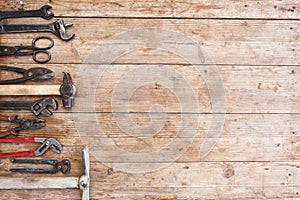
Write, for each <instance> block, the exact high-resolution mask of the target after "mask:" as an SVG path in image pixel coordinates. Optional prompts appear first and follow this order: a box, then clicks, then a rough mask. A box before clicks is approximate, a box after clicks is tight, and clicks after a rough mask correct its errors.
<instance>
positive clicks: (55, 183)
mask: <svg viewBox="0 0 300 200" xmlns="http://www.w3.org/2000/svg"><path fill="white" fill-rule="evenodd" d="M82 160H83V166H84V174H83V175H82V176H81V177H13V178H8V177H1V178H0V190H8V189H17V190H19V189H23V190H29V189H80V190H82V200H88V199H89V193H90V191H89V187H90V158H89V150H88V147H85V148H84V149H83V151H82Z"/></svg>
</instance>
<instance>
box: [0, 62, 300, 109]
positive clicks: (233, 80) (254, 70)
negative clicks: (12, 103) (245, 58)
mask: <svg viewBox="0 0 300 200" xmlns="http://www.w3.org/2000/svg"><path fill="white" fill-rule="evenodd" d="M19 66H20V67H24V68H31V67H36V65H32V64H31V65H28V64H27V65H25V64H22V65H19ZM38 66H41V65H38ZM42 66H43V67H46V68H51V69H52V70H53V71H54V73H55V78H54V79H53V80H50V81H47V82H45V84H60V83H61V81H62V78H63V74H62V71H66V72H70V73H71V75H72V77H73V79H74V80H73V81H74V84H75V85H76V86H77V89H78V90H77V94H76V97H77V99H78V98H80V99H82V100H85V99H84V97H85V91H87V90H88V91H89V90H90V86H89V85H85V84H84V83H85V82H86V81H87V80H89V79H94V80H95V81H98V82H97V88H96V90H95V97H96V100H95V103H96V108H97V109H96V111H97V112H112V111H114V112H118V111H121V109H122V105H116V106H115V107H114V108H112V105H111V101H112V94H113V93H114V95H119V96H122V95H123V94H122V93H119V94H116V93H115V92H116V91H117V90H116V89H117V87H118V83H119V81H120V80H121V78H122V77H123V76H124V75H127V76H128V77H129V80H130V81H131V82H129V83H128V86H126V88H125V90H126V89H128V91H129V89H130V84H131V83H132V84H140V85H139V89H138V90H137V91H136V92H135V93H134V94H132V97H131V100H130V102H129V103H130V109H129V111H130V112H149V109H150V108H151V107H152V105H153V104H154V103H156V104H159V105H161V106H163V107H164V108H165V112H171V113H177V112H180V111H181V107H180V105H181V103H182V102H180V101H179V100H178V99H177V98H176V96H174V94H173V93H172V92H179V93H180V92H181V93H183V92H185V91H181V90H180V88H182V87H185V86H184V85H183V84H182V83H181V82H179V81H176V77H178V76H179V75H180V76H182V77H183V78H184V79H185V81H186V85H188V87H190V88H191V89H192V90H193V91H194V93H195V97H196V98H197V100H198V102H199V111H197V110H195V111H194V112H191V113H194V114H197V113H211V112H212V108H211V99H210V97H211V95H210V93H209V87H208V85H207V84H206V83H205V81H206V79H207V77H208V76H207V74H199V72H198V71H197V69H198V68H200V69H201V68H202V67H201V66H190V65H187V66H185V65H160V67H161V68H162V69H163V70H176V73H177V74H179V75H176V74H175V73H174V75H173V74H169V75H168V76H166V77H167V78H170V79H174V81H173V87H171V88H166V86H164V85H163V83H164V81H165V80H157V84H155V83H149V84H146V83H140V82H141V81H140V80H143V78H139V79H136V78H135V77H133V75H132V73H133V72H134V70H136V69H143V68H147V67H157V66H156V65H115V64H112V65H109V66H107V65H88V66H86V65H80V64H76V65H74V64H67V65H64V64H47V65H42ZM216 67H217V70H218V73H217V74H216V75H219V76H220V78H221V79H222V82H223V87H224V94H225V99H226V108H225V109H224V110H225V111H226V113H299V111H300V107H299V91H298V90H297V88H298V87H299V81H298V79H299V78H300V71H299V69H298V67H297V66H232V65H218V66H216ZM89 69H90V70H91V71H92V70H93V69H99V71H103V74H102V75H101V73H100V72H99V73H85V74H87V76H83V75H82V74H83V73H84V72H83V70H86V71H85V72H88V70H89ZM147 75H149V73H148V72H147V71H144V72H143V73H142V74H141V75H140V76H147ZM153 76H155V75H153ZM15 77H17V76H16V75H13V74H11V73H4V72H0V78H1V79H2V78H3V79H4V78H6V79H9V78H15ZM178 80H179V79H178ZM37 84H40V83H37V82H30V81H27V82H26V85H37ZM4 95H5V94H2V96H0V98H1V99H2V100H12V99H11V98H9V97H6V96H4ZM93 95H94V93H93ZM156 97H160V98H156ZM18 98H19V99H26V98H21V97H18ZM27 98H28V97H27ZM35 98H37V97H35ZM31 99H34V98H33V97H31ZM91 106H93V104H91V103H90V101H88V102H80V103H77V104H76V99H75V109H73V110H74V111H87V110H88V108H90V107H91ZM58 112H68V110H65V109H63V108H62V106H60V109H59V110H58Z"/></svg>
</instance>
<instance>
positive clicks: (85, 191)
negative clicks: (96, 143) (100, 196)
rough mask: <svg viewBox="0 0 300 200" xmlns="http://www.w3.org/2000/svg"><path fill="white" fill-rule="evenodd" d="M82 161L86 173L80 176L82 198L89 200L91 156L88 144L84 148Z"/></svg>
mask: <svg viewBox="0 0 300 200" xmlns="http://www.w3.org/2000/svg"><path fill="white" fill-rule="evenodd" d="M82 161H83V166H84V175H82V176H81V177H80V180H79V187H80V189H81V190H82V200H88V199H89V196H90V156H89V149H88V147H87V146H86V147H85V148H84V149H83V150H82Z"/></svg>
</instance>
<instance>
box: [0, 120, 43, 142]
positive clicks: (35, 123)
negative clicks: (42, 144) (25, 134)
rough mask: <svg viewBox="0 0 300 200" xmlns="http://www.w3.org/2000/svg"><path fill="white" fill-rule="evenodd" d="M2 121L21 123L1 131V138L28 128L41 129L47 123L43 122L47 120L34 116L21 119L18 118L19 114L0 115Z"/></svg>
mask: <svg viewBox="0 0 300 200" xmlns="http://www.w3.org/2000/svg"><path fill="white" fill-rule="evenodd" d="M0 121H6V122H10V123H15V124H19V126H18V127H15V128H11V129H9V130H7V131H4V132H0V138H1V137H6V136H8V135H18V134H19V132H20V131H22V130H26V129H29V128H32V129H40V128H42V127H44V126H45V125H46V124H44V123H43V122H45V120H43V119H39V118H34V119H27V120H21V119H18V116H5V115H0Z"/></svg>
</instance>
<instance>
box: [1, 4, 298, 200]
mask: <svg viewBox="0 0 300 200" xmlns="http://www.w3.org/2000/svg"><path fill="white" fill-rule="evenodd" d="M43 4H49V5H51V6H52V7H53V12H54V13H55V14H56V16H57V18H63V19H64V20H65V21H68V22H72V23H73V24H74V26H73V27H72V28H70V29H68V32H70V33H72V32H74V33H76V37H75V38H74V39H73V40H71V41H69V42H64V41H61V40H60V39H58V38H57V37H55V36H54V35H52V34H50V33H45V34H34V33H33V34H1V35H0V43H1V44H2V45H29V44H31V40H32V38H34V37H37V36H40V35H47V36H50V37H51V38H53V39H54V41H55V46H54V47H53V48H52V49H50V50H49V51H50V52H51V54H52V59H51V61H50V62H49V63H48V64H43V65H40V64H35V63H34V61H32V58H31V57H18V58H15V57H1V58H0V63H1V64H3V65H11V66H16V67H23V68H27V69H28V68H31V67H46V68H49V69H51V70H53V71H54V72H55V78H54V79H53V80H49V81H47V82H45V83H39V82H30V81H28V82H26V83H25V85H26V86H28V85H43V84H47V85H48V84H49V85H54V84H60V83H61V80H62V77H63V74H62V72H63V71H66V72H70V73H71V74H72V77H73V79H74V83H75V85H77V87H78V93H77V99H75V105H76V107H75V108H74V109H73V110H65V109H63V108H62V106H61V102H60V101H59V104H60V108H59V110H58V111H55V112H54V115H53V116H52V117H50V118H44V117H41V118H43V119H45V120H46V121H47V126H46V127H44V128H43V129H41V130H25V131H22V132H21V133H20V136H29V135H30V136H35V137H54V138H56V139H57V140H58V141H60V142H61V144H62V145H63V151H62V153H61V154H55V153H53V152H51V150H49V151H47V152H46V154H45V155H43V157H42V158H43V159H58V160H61V159H69V160H71V163H72V170H71V173H70V174H68V175H67V177H79V176H81V175H82V173H83V166H82V160H81V151H82V148H83V147H84V145H86V143H87V142H88V141H89V139H90V138H92V139H93V140H94V141H93V144H90V147H91V149H93V150H94V151H91V195H90V196H91V199H105V200H106V199H128V200H140V199H149V200H150V199H151V200H153V199H160V200H162V199H164V200H166V199H273V198H300V190H299V188H300V162H299V160H300V124H299V121H300V107H299V100H300V99H299V92H298V88H299V81H298V80H299V78H300V77H299V76H300V71H299V65H300V59H299V53H300V48H299V42H300V40H299V34H300V32H299V30H300V23H299V19H300V16H299V7H300V5H299V2H298V0H285V1H273V0H265V1H261V0H257V1H254V0H247V1H244V0H231V1H225V0H219V1H217V0H212V1H198V0H192V1H188V2H186V1H182V0H173V1H168V0H162V1H153V0H146V1H129V0H120V1H112V0H107V1H102V0H101V1H96V0H89V1H84V0H71V1H69V0H60V1H57V0H51V1H48V0H42V1H39V2H37V1H32V0H23V1H19V0H4V1H3V3H2V4H1V5H0V10H1V11H2V10H17V9H37V8H40V7H41V5H43ZM53 21H55V19H53V20H51V21H45V20H43V19H9V20H7V21H2V22H1V23H6V22H8V23H12V24H13V23H43V24H44V23H51V22H53ZM149 28H150V29H152V30H153V28H156V30H158V29H159V28H161V29H163V30H171V31H174V32H175V33H177V34H179V35H181V36H185V37H186V38H187V39H190V40H185V41H178V40H176V39H174V37H169V38H167V39H166V41H161V40H159V36H157V34H152V35H151V33H154V32H147V31H146V32H144V33H145V34H144V35H143V34H141V35H140V36H139V35H134V34H132V35H130V34H131V33H133V32H134V31H136V30H143V29H144V30H150V29H149ZM157 28H158V29H157ZM149 33H150V34H149ZM119 34H123V35H126V34H128V38H127V39H124V40H119V41H112V39H113V38H114V37H115V38H116V37H117V36H120V35H119ZM158 35H159V34H158ZM141 36H144V37H146V42H145V43H143V44H139V45H136V46H134V47H135V48H134V49H133V50H132V51H130V52H127V53H125V54H122V55H121V56H120V57H116V59H114V60H113V64H108V65H106V64H107V63H111V57H112V55H114V54H113V53H114V52H115V51H117V52H118V49H120V47H122V46H120V44H122V45H123V46H130V45H132V44H138V41H139V39H141V38H142V37H141ZM107 42H111V46H110V48H107ZM193 42H195V43H193ZM194 44H197V45H198V46H199V47H200V49H197V52H198V53H200V54H199V55H200V56H202V57H203V56H204V55H205V54H207V57H204V59H202V60H201V61H200V62H199V63H193V64H197V65H194V66H191V65H190V63H189V62H188V61H187V60H185V59H184V58H182V56H181V57H180V56H179V55H177V54H176V53H174V52H172V51H170V50H166V49H157V48H155V47H158V46H159V45H171V46H173V47H174V46H175V47H177V48H180V49H188V48H189V47H191V46H193V45H194ZM155 45H156V46H155ZM194 46H195V45H194ZM99 47H100V48H102V50H103V49H104V51H98V50H99ZM97 48H98V49H97ZM109 49H111V50H112V51H109ZM191 52H192V53H193V52H194V51H191ZM93 53H94V55H96V56H94V57H93V58H88V56H89V55H91V54H93ZM202 53H204V54H202ZM206 64H215V69H216V70H217V71H218V73H216V74H213V73H211V71H209V70H208V71H207V70H206V71H205V69H206V68H205V67H207V65H206ZM211 66H214V65H211ZM155 67H158V68H159V69H162V70H163V71H162V72H165V74H164V77H163V78H161V76H158V77H160V78H159V79H156V80H155V81H152V82H151V83H147V84H143V80H148V79H147V78H148V77H155V75H156V74H155V73H153V71H151V69H153V68H155ZM95 69H98V70H100V71H102V72H103V73H101V74H100V73H98V71H97V70H95ZM137 69H141V71H142V72H144V73H140V74H138V76H137V75H136V74H134V73H133V72H135V70H137ZM197 69H200V71H201V72H202V74H199V72H198V71H197ZM168 70H173V71H172V73H170V71H168ZM83 72H84V73H85V74H87V75H88V76H87V78H86V77H85V79H84V78H82V74H83ZM209 75H210V76H209ZM213 75H217V76H220V78H221V80H222V84H223V89H224V90H222V91H224V94H222V96H220V97H219V98H220V99H221V98H222V97H224V98H225V100H226V106H225V108H224V110H223V111H224V113H215V112H214V111H213V109H212V108H213V106H214V103H213V102H212V99H211V97H212V94H211V93H210V91H209V87H208V85H209V84H208V82H207V80H206V79H207V77H210V78H212V76H213ZM14 77H18V75H16V74H12V73H8V72H0V79H1V80H3V79H7V78H14ZM124 77H127V78H128V77H129V78H130V79H129V80H130V81H129V82H121V80H123V79H122V78H124ZM164 79H167V80H170V81H169V83H171V87H166V85H164ZM181 79H184V80H185V83H186V84H183V83H184V82H180V80H181ZM90 80H92V81H94V82H93V84H92V85H86V84H84V83H85V82H88V81H90ZM120 83H121V85H118V84H120ZM140 83H142V84H141V86H140V87H138V89H137V90H135V92H133V93H130V92H131V90H130V88H131V86H132V85H136V84H140ZM124 84H125V85H124ZM91 86H96V89H95V93H94V94H93V95H90V96H88V95H87V94H88V93H87V92H86V91H89V90H91ZM120 86H122V87H123V90H122V91H118V90H117V89H118V87H120ZM189 89H192V90H193V92H194V95H195V98H196V100H197V104H198V106H199V109H194V110H192V111H191V112H188V113H183V112H182V105H185V106H186V105H187V107H189V104H185V103H186V102H188V103H190V102H192V101H191V96H188V95H186V96H185V98H183V99H184V100H182V99H181V100H182V101H180V100H179V99H178V98H177V97H176V95H175V92H177V93H179V94H180V95H182V94H186V93H185V92H186V91H188V90H189ZM213 89H220V88H213ZM221 89H222V88H221ZM218 91H221V90H218ZM127 93H129V95H130V100H129V109H128V110H126V111H125V112H124V102H125V103H126V101H124V99H125V100H126V98H125V97H126V95H127ZM218 94H219V95H220V94H221V92H220V93H218ZM116 96H119V97H122V98H121V100H122V101H120V102H119V103H117V104H113V102H114V101H113V97H116ZM39 97H40V96H37V97H29V96H21V97H12V96H5V95H3V94H0V100H1V101H2V100H6V101H12V100H30V99H34V98H39ZM89 97H90V98H92V99H93V98H94V99H95V104H91V103H90V102H89V101H87V102H85V101H83V102H82V101H81V100H84V99H87V100H88V99H89ZM76 100H77V101H76ZM93 105H95V110H92V112H91V110H90V109H91V106H93ZM153 105H160V106H161V108H163V109H164V110H161V109H157V110H155V109H156V108H157V107H154V109H153ZM151 108H152V109H151ZM162 111H163V112H162ZM1 114H6V115H16V114H17V115H19V117H20V118H22V119H26V118H32V117H33V115H32V114H31V113H30V112H28V111H16V112H13V111H1ZM184 114H186V115H188V116H189V117H195V116H196V117H199V121H198V123H197V121H195V120H193V121H190V122H189V123H188V125H185V126H184V125H183V124H182V123H181V122H182V120H183V117H184ZM223 114H224V126H223V128H222V130H221V132H220V133H221V134H220V135H218V137H213V135H209V134H208V133H209V130H210V128H211V125H212V124H215V123H216V121H212V119H213V117H214V116H220V115H223ZM90 117H94V119H96V120H94V119H91V118H90ZM80 119H82V120H80ZM219 119H222V118H219ZM82 122H84V123H86V124H84V123H82ZM156 123H157V124H159V125H161V126H157V124H156ZM218 123H220V122H218ZM124 124H129V126H127V127H126V126H125V127H124ZM149 125H151V126H149ZM14 126H15V125H13V124H8V123H6V122H0V131H2V130H6V129H7V128H9V127H14ZM82 126H90V127H95V128H96V129H97V128H99V130H96V129H89V128H88V127H87V129H86V131H82V130H81V129H80V127H82ZM151 127H152V128H151ZM195 127H196V128H195ZM155 128H158V129H157V130H156V129H155ZM90 130H93V131H90ZM95 130H96V131H95ZM192 130H195V131H196V133H197V134H195V135H193V136H192V135H189V134H188V133H189V132H190V131H192ZM100 131H101V132H102V133H103V134H100V133H101V132H100ZM179 133H186V134H179ZM175 140H178V141H181V142H182V143H183V144H185V143H187V142H189V143H188V144H189V145H188V146H187V148H181V147H179V146H178V148H174V149H172V150H174V154H175V153H177V152H179V156H178V157H176V159H175V160H174V158H173V155H172V154H164V155H161V156H160V157H158V159H157V160H151V159H150V158H151V156H149V158H148V157H145V158H142V159H141V160H138V161H137V159H135V158H134V157H132V158H130V157H126V156H124V157H122V155H124V154H119V155H118V154H116V152H117V151H116V152H114V151H109V150H110V148H109V146H107V145H103V146H101V145H99V144H101V143H100V142H101V141H107V142H110V143H108V144H111V145H112V147H114V148H116V149H117V148H119V149H122V150H124V151H125V152H130V153H136V155H137V156H136V157H137V158H138V156H139V155H140V154H143V153H147V152H148V153H153V152H161V151H162V150H163V149H164V147H170V146H168V145H169V144H170V143H172V142H173V141H175ZM207 141H210V142H212V144H214V147H213V148H212V149H209V152H208V154H207V155H206V156H204V157H201V156H200V155H201V152H202V150H203V149H205V148H206V146H205V144H206V142H207ZM213 142H215V143H213ZM97 145H98V146H97ZM37 147H38V144H15V145H8V144H0V153H2V152H8V151H22V150H31V149H33V150H34V149H36V148H37ZM97 153H100V154H97ZM104 154H105V155H108V156H107V157H104V156H103V155H104ZM176 155H177V154H176ZM23 166H24V165H17V166H16V165H12V163H10V161H9V159H2V160H0V177H1V179H4V178H18V177H25V176H26V177H27V178H32V179H34V178H35V177H36V176H39V177H45V178H46V177H48V176H50V177H53V176H51V175H47V174H41V175H35V174H21V175H20V174H16V173H10V172H8V170H9V169H10V168H12V167H23ZM25 166H26V165H25ZM141 166H142V167H144V168H149V167H151V166H160V168H157V169H155V170H152V171H151V172H147V173H142V172H141V170H142V167H141ZM125 168H127V169H126V170H120V169H125ZM129 171H130V172H129ZM132 172H134V173H132ZM55 176H57V177H65V175H63V174H61V173H57V174H56V175H55ZM0 199H70V200H71V199H72V200H74V199H81V192H80V190H74V189H72V190H71V189H68V190H1V197H0Z"/></svg>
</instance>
